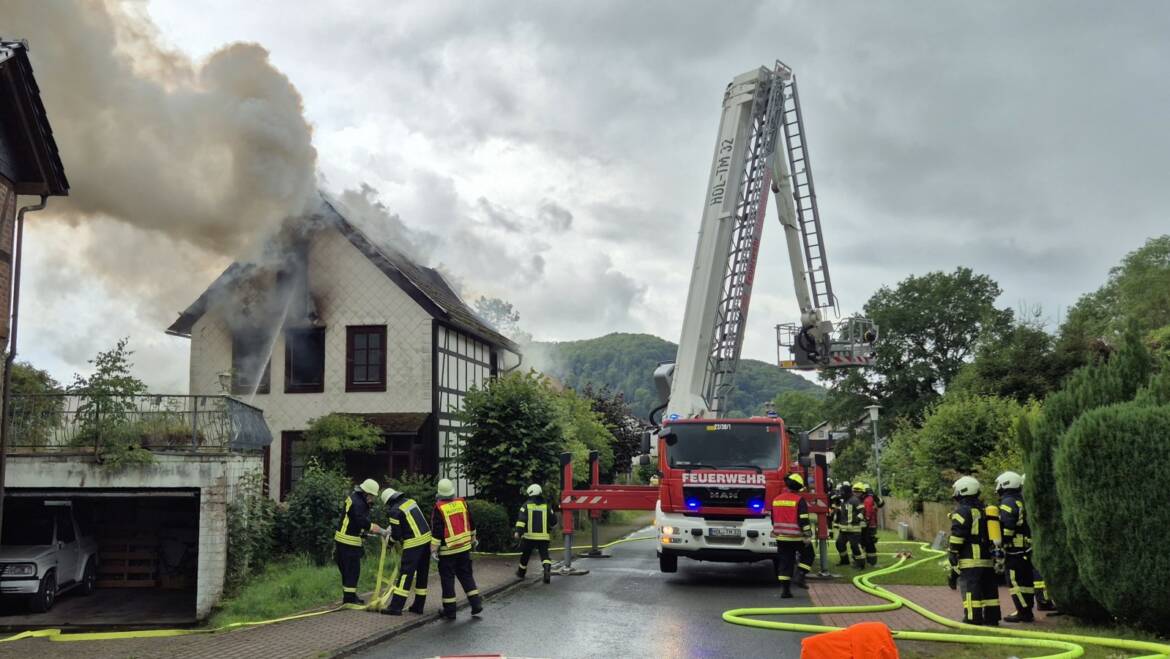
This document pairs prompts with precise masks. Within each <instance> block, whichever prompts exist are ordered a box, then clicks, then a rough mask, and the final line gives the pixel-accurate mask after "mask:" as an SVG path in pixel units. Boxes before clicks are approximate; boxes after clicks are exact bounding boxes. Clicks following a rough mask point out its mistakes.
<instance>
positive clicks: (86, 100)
mask: <svg viewBox="0 0 1170 659" xmlns="http://www.w3.org/2000/svg"><path fill="white" fill-rule="evenodd" d="M0 15H2V16H4V23H5V25H4V29H5V31H6V34H5V36H6V37H8V38H23V39H27V40H28V41H29V50H30V58H31V60H32V63H33V68H34V71H35V74H36V76H37V79H38V80H39V81H40V87H41V94H42V98H43V99H44V102H45V107H46V110H47V112H48V114H49V118H50V121H51V123H52V126H53V131H54V136H55V138H56V140H57V144H58V147H59V149H60V153H61V157H62V160H63V161H64V163H65V169H66V173H67V175H68V177H69V180H70V183H71V186H72V189H71V191H70V196H69V197H67V198H65V199H63V200H60V201H54V202H53V203H52V204H51V205H50V207H49V208H50V210H49V211H46V212H45V213H44V214H42V215H41V216H38V221H40V220H41V219H56V220H62V221H65V222H68V223H70V224H71V225H74V226H78V225H82V224H86V223H90V222H94V221H95V220H97V219H99V218H105V219H108V220H112V221H114V222H117V223H120V224H123V225H125V226H127V227H131V228H133V229H134V230H135V231H119V232H118V242H117V243H116V244H111V243H109V242H105V241H102V244H100V245H99V246H97V248H96V249H95V248H94V246H90V247H88V248H83V249H82V250H81V254H80V256H81V258H83V259H84V260H85V261H87V262H88V264H89V265H91V266H93V270H95V271H96V272H97V273H99V274H100V275H101V276H104V277H107V278H110V279H112V280H113V283H115V284H120V283H124V282H125V283H134V282H135V281H136V280H139V281H140V280H141V279H142V278H150V277H157V276H160V275H161V274H162V273H159V272H158V271H155V270H154V269H153V268H151V267H150V265H151V263H152V262H155V263H156V264H157V259H146V260H140V259H136V258H132V255H134V254H135V252H136V251H137V250H139V249H150V248H154V249H157V248H158V247H159V246H160V244H163V243H166V244H170V245H172V246H175V247H178V248H182V249H185V250H187V251H189V252H191V254H188V255H186V258H185V259H180V260H179V262H184V261H185V262H186V264H187V265H189V264H190V262H192V261H193V260H194V261H199V260H200V259H202V261H205V262H207V263H206V265H204V267H203V268H201V269H202V270H203V272H200V273H192V272H191V271H190V270H187V271H184V272H175V271H171V272H169V273H167V275H168V276H170V277H177V278H186V277H190V276H192V275H194V276H195V277H196V278H198V279H199V281H196V282H193V286H195V287H196V288H194V289H193V290H188V291H186V292H185V294H184V295H183V297H186V298H187V299H185V300H184V299H175V298H177V297H178V295H177V293H176V292H175V291H173V289H172V287H167V289H166V290H167V291H168V292H169V293H168V296H167V297H168V298H169V299H166V300H154V302H158V303H160V304H165V306H164V307H163V309H160V311H161V312H163V313H164V315H166V316H168V317H170V318H173V313H174V311H176V309H177V307H176V305H185V304H186V303H187V302H190V299H192V297H193V295H194V294H197V293H198V290H199V289H198V286H200V285H201V284H202V285H205V284H206V282H207V279H205V278H203V277H200V276H199V275H201V274H204V273H205V272H209V271H214V270H215V269H216V267H222V265H223V263H224V262H225V261H226V258H235V257H238V256H240V255H242V254H245V253H246V252H247V251H248V250H249V249H251V248H252V246H253V245H255V243H256V242H257V240H258V239H262V238H263V237H264V236H268V235H271V234H272V233H273V232H274V231H275V230H276V229H277V228H278V227H279V226H280V224H281V222H282V221H283V220H284V219H285V218H288V217H290V216H297V215H299V214H301V213H303V212H304V211H305V209H306V208H307V205H308V204H309V203H310V200H311V199H312V196H313V194H314V193H315V190H316V174H315V170H316V152H315V150H314V149H313V145H312V129H311V128H310V126H309V124H308V123H307V122H306V120H305V117H304V113H303V106H302V102H301V97H300V94H299V93H298V92H297V90H296V88H295V87H294V86H293V85H292V83H291V82H290V81H289V79H288V78H287V77H286V76H285V75H284V74H283V73H281V72H280V71H278V70H277V69H276V68H275V67H273V65H272V64H271V63H270V62H269V60H268V52H267V51H266V50H265V49H264V48H262V47H260V46H259V45H256V44H247V43H234V44H231V45H228V46H225V47H223V48H221V49H220V50H217V51H216V52H214V53H212V54H211V55H210V56H209V57H208V58H207V59H206V60H204V61H200V62H195V61H192V60H191V59H190V58H188V57H187V56H186V55H183V54H182V53H179V52H176V51H174V50H171V49H169V48H167V47H166V46H165V45H164V44H163V43H162V42H161V40H160V39H159V37H158V34H157V30H156V29H155V27H154V25H153V24H151V23H150V21H149V19H148V18H147V17H146V16H145V14H144V10H143V9H142V6H141V5H137V6H135V5H127V4H124V3H114V2H110V1H103V0H77V1H72V2H67V1H63V0H62V1H53V2H27V1H24V0H0ZM164 237H165V240H164V241H163V243H160V239H161V238H164ZM99 250H100V251H104V252H107V254H106V257H105V258H101V257H100V255H98V254H97V251H99ZM111 251H112V252H115V253H118V254H120V255H122V256H123V258H109V254H108V252H111ZM225 257H226V258H225ZM132 288H135V289H138V288H142V287H141V285H140V284H135V285H134V286H132ZM189 296H191V297H189Z"/></svg>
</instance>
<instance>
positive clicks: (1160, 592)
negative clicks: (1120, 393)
mask: <svg viewBox="0 0 1170 659" xmlns="http://www.w3.org/2000/svg"><path fill="white" fill-rule="evenodd" d="M1168 437H1170V406H1165V405H1163V406H1156V407H1155V406H1147V405H1145V404H1144V402H1130V403H1123V404H1119V405H1112V406H1109V407H1103V408H1099V409H1096V410H1092V411H1090V412H1087V413H1086V414H1084V415H1083V416H1081V417H1080V418H1079V419H1077V421H1076V422H1075V423H1073V424H1072V426H1071V427H1070V428H1069V429H1068V432H1067V433H1065V435H1064V438H1063V440H1062V443H1061V447H1060V450H1059V451H1058V452H1057V457H1056V465H1055V467H1056V483H1057V489H1058V492H1059V494H1060V499H1061V501H1062V502H1063V503H1064V506H1063V514H1062V517H1063V520H1064V525H1065V531H1066V533H1067V538H1066V539H1067V546H1068V547H1069V548H1070V550H1071V554H1072V557H1073V559H1074V560H1075V562H1076V565H1077V567H1078V572H1079V574H1080V578H1081V582H1082V583H1083V584H1084V587H1085V588H1086V589H1087V590H1088V591H1089V592H1090V593H1092V595H1093V597H1094V599H1095V600H1096V601H1098V602H1100V603H1101V604H1102V605H1104V607H1105V608H1106V609H1107V610H1108V611H1109V613H1110V614H1111V615H1112V616H1113V617H1115V618H1117V619H1118V620H1121V621H1123V622H1127V623H1131V624H1137V625H1140V626H1143V627H1147V628H1150V629H1152V630H1154V631H1157V632H1160V633H1162V634H1166V633H1170V588H1168V587H1167V585H1168V584H1170V560H1167V558H1166V547H1165V546H1164V542H1162V539H1164V538H1165V537H1166V530H1167V529H1170V506H1167V505H1165V503H1164V501H1165V498H1166V487H1165V480H1166V478H1167V477H1168V476H1170V450H1168V449H1170V445H1168V444H1167V438H1168ZM1045 576H1046V577H1047V576H1048V575H1045ZM1057 601H1058V602H1059V601H1060V600H1057Z"/></svg>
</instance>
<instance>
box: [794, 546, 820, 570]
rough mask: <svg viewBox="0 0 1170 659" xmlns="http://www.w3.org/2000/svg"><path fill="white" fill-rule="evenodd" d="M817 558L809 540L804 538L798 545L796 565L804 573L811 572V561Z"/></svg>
mask: <svg viewBox="0 0 1170 659" xmlns="http://www.w3.org/2000/svg"><path fill="white" fill-rule="evenodd" d="M815 560H817V552H816V550H815V549H813V543H812V541H811V540H805V541H804V542H803V543H801V545H800V557H799V560H797V562H796V567H797V569H799V570H800V571H801V572H803V573H804V574H808V573H809V572H812V566H813V561H815Z"/></svg>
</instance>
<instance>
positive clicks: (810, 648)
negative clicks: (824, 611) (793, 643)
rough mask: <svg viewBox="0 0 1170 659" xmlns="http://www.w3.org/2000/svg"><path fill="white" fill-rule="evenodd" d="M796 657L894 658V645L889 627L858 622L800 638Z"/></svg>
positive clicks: (830, 658)
mask: <svg viewBox="0 0 1170 659" xmlns="http://www.w3.org/2000/svg"><path fill="white" fill-rule="evenodd" d="M800 659H898V646H896V645H894V637H893V636H892V635H891V634H890V628H889V627H886V626H885V625H884V624H882V623H880V622H861V623H858V624H856V625H853V626H852V627H848V628H846V629H842V630H840V631H835V632H828V633H826V634H817V635H816V636H810V637H808V638H806V639H804V641H802V642H801V644H800Z"/></svg>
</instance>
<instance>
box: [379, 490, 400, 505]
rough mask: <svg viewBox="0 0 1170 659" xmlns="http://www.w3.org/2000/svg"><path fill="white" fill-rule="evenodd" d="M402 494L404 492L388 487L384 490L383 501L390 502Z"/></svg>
mask: <svg viewBox="0 0 1170 659" xmlns="http://www.w3.org/2000/svg"><path fill="white" fill-rule="evenodd" d="M400 494H402V493H401V492H399V491H398V490H396V489H394V488H392V487H388V488H386V489H384V490H382V496H381V499H382V503H390V500H391V499H394V498H396V497H398V496H399V495H400Z"/></svg>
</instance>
